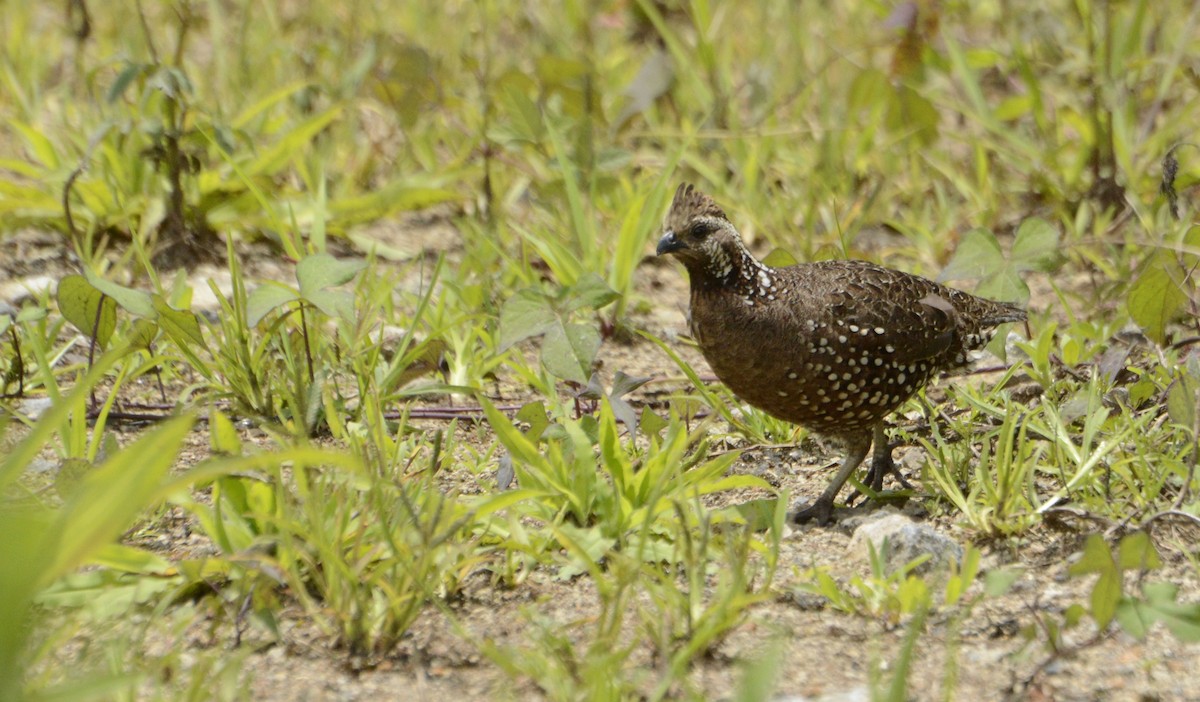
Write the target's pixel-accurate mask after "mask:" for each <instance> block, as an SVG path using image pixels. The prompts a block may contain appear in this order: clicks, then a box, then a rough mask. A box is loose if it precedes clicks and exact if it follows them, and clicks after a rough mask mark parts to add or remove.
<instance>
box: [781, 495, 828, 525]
mask: <svg viewBox="0 0 1200 702" xmlns="http://www.w3.org/2000/svg"><path fill="white" fill-rule="evenodd" d="M788 518H789V519H790V520H791V521H792V522H793V523H794V524H804V523H806V522H816V523H817V526H825V525H827V524H830V523H832V522H833V500H825V499H818V500H817V501H816V502H814V503H812V504H811V505H809V506H807V507H805V508H804V509H801V510H797V511H796V512H793V513H792V514H789V515H788Z"/></svg>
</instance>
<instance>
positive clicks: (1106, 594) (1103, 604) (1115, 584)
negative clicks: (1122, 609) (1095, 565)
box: [1091, 569, 1121, 631]
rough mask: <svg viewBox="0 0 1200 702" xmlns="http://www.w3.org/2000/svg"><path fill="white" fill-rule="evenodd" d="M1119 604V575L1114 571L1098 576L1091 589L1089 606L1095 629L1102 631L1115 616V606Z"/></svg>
mask: <svg viewBox="0 0 1200 702" xmlns="http://www.w3.org/2000/svg"><path fill="white" fill-rule="evenodd" d="M1120 602H1121V574H1120V573H1119V572H1117V571H1116V570H1115V569H1114V570H1109V571H1105V572H1103V573H1101V574H1100V577H1099V578H1098V579H1097V580H1096V584H1095V585H1094V586H1093V587H1092V596H1091V605H1092V618H1093V619H1095V620H1096V627H1097V628H1099V629H1100V630H1101V631H1104V629H1105V628H1107V627H1108V625H1109V624H1110V623H1112V620H1113V617H1115V616H1116V614H1117V605H1118V604H1119V603H1120Z"/></svg>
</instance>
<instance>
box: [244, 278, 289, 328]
mask: <svg viewBox="0 0 1200 702" xmlns="http://www.w3.org/2000/svg"><path fill="white" fill-rule="evenodd" d="M299 299H300V295H299V294H297V293H296V291H295V290H293V289H291V288H289V287H288V286H286V285H284V284H282V283H276V282H275V281H273V280H268V281H265V282H264V283H263V284H262V285H259V286H258V287H257V288H255V289H254V290H252V291H251V292H250V294H249V295H247V296H246V324H248V325H250V326H252V327H254V326H257V325H258V323H259V322H261V321H262V320H263V317H266V316H267V315H268V314H270V313H271V312H272V311H273V310H274V309H275V308H277V307H280V306H282V305H286V304H288V303H289V302H295V301H296V300H299Z"/></svg>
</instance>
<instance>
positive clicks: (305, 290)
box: [296, 253, 367, 301]
mask: <svg viewBox="0 0 1200 702" xmlns="http://www.w3.org/2000/svg"><path fill="white" fill-rule="evenodd" d="M366 267H367V262H366V261H364V260H362V259H337V258H334V257H333V256H330V255H329V254H325V253H319V254H312V255H311V256H305V257H304V259H303V260H301V261H300V263H299V264H298V265H297V266H296V282H298V283H299V284H300V296H301V297H303V298H306V299H309V300H310V301H312V297H311V296H312V295H313V294H314V293H317V292H319V291H321V290H324V289H326V288H332V287H336V286H338V285H344V284H346V283H349V282H350V281H351V280H353V279H354V276H355V275H357V274H358V272H359V271H361V270H362V269H364V268H366Z"/></svg>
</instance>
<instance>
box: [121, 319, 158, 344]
mask: <svg viewBox="0 0 1200 702" xmlns="http://www.w3.org/2000/svg"><path fill="white" fill-rule="evenodd" d="M156 336H158V323H157V322H154V321H152V320H149V319H135V320H134V321H133V328H132V329H130V330H129V334H128V340H129V345H130V346H131V347H132V348H135V349H149V348H150V344H152V343H154V337H156Z"/></svg>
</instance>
